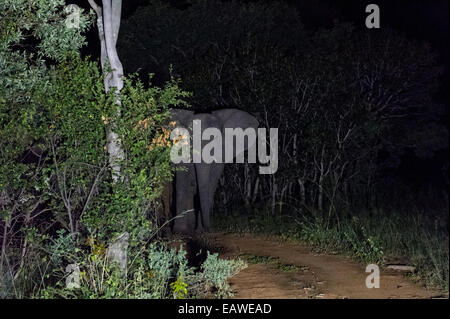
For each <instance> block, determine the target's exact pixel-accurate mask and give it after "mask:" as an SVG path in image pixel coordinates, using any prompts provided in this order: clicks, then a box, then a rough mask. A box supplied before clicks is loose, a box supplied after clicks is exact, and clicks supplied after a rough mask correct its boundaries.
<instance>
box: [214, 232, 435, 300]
mask: <svg viewBox="0 0 450 319" xmlns="http://www.w3.org/2000/svg"><path fill="white" fill-rule="evenodd" d="M208 237H209V238H208V240H210V241H211V244H214V245H215V246H216V247H219V248H220V249H219V251H221V253H220V254H221V255H222V257H237V256H241V258H244V259H246V260H247V262H248V267H247V268H246V269H244V270H242V271H241V272H240V273H239V274H237V275H236V276H234V277H233V278H231V279H230V281H229V283H230V285H231V287H232V289H233V292H234V294H235V298H289V299H299V298H300V299H302V298H325V299H327V298H332V299H334V298H373V299H378V298H382V299H387V298H432V297H436V296H440V293H439V292H437V291H431V290H427V289H425V288H423V287H421V286H420V285H418V284H415V283H413V282H411V281H410V280H408V279H407V278H405V277H404V276H403V275H402V273H399V272H398V271H395V270H385V269H381V275H380V288H372V289H368V288H367V287H366V285H365V280H366V277H367V275H368V273H366V272H365V266H364V265H361V264H358V263H355V262H354V261H351V260H350V259H349V258H346V257H343V256H335V255H322V254H315V253H313V252H312V251H311V249H310V248H308V247H306V246H301V245H298V244H293V243H287V242H280V241H276V240H275V241H274V240H273V239H270V240H269V239H267V238H263V237H259V236H254V235H245V236H241V235H235V234H223V233H214V234H210V235H209V236H208Z"/></svg>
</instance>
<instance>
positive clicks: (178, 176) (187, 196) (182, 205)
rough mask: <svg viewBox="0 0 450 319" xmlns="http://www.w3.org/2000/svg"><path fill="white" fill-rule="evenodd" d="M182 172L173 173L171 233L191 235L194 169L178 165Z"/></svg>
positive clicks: (195, 185) (190, 165)
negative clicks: (173, 202)
mask: <svg viewBox="0 0 450 319" xmlns="http://www.w3.org/2000/svg"><path fill="white" fill-rule="evenodd" d="M180 167H182V170H177V172H176V173H175V206H176V216H175V220H174V223H173V232H174V233H181V234H186V235H191V234H192V233H193V232H194V230H195V207H194V196H195V193H196V190H197V184H196V179H195V167H194V165H193V164H180Z"/></svg>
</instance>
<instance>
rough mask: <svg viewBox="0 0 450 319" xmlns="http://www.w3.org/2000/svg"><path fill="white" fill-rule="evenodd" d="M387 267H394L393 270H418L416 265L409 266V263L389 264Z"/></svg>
mask: <svg viewBox="0 0 450 319" xmlns="http://www.w3.org/2000/svg"><path fill="white" fill-rule="evenodd" d="M386 268H387V269H393V270H399V271H409V272H413V271H414V270H416V267H413V266H407V265H388V266H387V267H386Z"/></svg>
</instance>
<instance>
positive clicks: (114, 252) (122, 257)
mask: <svg viewBox="0 0 450 319" xmlns="http://www.w3.org/2000/svg"><path fill="white" fill-rule="evenodd" d="M129 239H130V234H128V232H124V233H123V234H121V235H120V236H119V237H118V238H117V239H116V240H115V241H114V242H112V243H111V244H110V245H109V247H108V250H107V252H106V258H107V259H108V260H110V261H112V262H115V263H117V265H118V266H119V269H120V271H121V272H122V273H125V272H126V269H127V263H128V258H127V249H128V241H129Z"/></svg>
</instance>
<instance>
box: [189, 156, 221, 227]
mask: <svg viewBox="0 0 450 319" xmlns="http://www.w3.org/2000/svg"><path fill="white" fill-rule="evenodd" d="M223 169H224V164H223V163H212V164H197V165H196V173H197V183H198V192H199V197H200V206H201V217H202V218H201V223H200V222H199V223H198V224H197V225H198V226H197V228H198V229H203V230H205V231H208V230H209V228H210V226H211V210H212V207H213V204H214V194H215V191H216V188H217V184H218V182H219V178H220V176H221V175H222V172H223ZM201 226H203V227H201Z"/></svg>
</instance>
